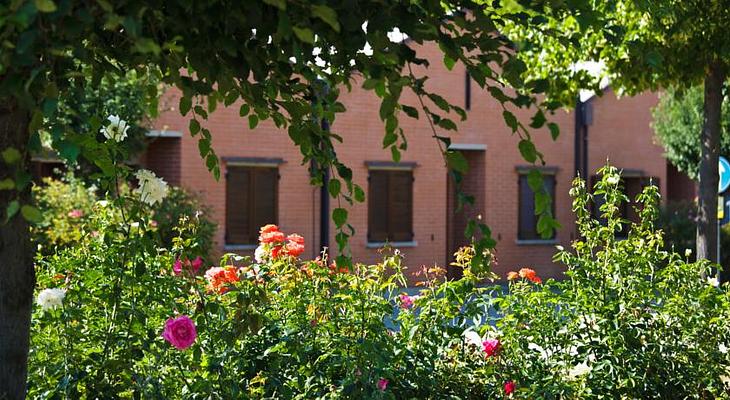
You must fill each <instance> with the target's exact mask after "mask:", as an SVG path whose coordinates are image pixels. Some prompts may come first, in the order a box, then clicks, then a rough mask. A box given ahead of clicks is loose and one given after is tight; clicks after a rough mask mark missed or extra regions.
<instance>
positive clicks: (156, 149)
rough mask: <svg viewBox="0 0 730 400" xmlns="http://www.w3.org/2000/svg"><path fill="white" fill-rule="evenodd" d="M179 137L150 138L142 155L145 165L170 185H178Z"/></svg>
mask: <svg viewBox="0 0 730 400" xmlns="http://www.w3.org/2000/svg"><path fill="white" fill-rule="evenodd" d="M181 140H182V139H180V138H174V137H161V138H152V139H150V143H149V144H148V146H147V151H146V153H145V157H144V164H145V166H146V167H147V168H148V169H149V170H151V171H153V172H154V173H155V174H156V175H157V176H159V177H162V178H164V179H165V181H167V183H169V184H170V185H175V186H179V185H180V162H181V159H180V158H181V154H180V145H181V143H180V142H181Z"/></svg>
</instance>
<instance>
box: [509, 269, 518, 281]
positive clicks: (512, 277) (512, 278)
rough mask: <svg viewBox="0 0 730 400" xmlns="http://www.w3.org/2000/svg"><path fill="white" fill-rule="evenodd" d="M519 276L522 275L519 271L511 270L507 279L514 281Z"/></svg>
mask: <svg viewBox="0 0 730 400" xmlns="http://www.w3.org/2000/svg"><path fill="white" fill-rule="evenodd" d="M519 277H520V275H519V274H518V273H517V272H515V271H510V272H508V273H507V280H508V281H513V280H515V279H517V278H519Z"/></svg>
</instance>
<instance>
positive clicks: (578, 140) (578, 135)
mask: <svg viewBox="0 0 730 400" xmlns="http://www.w3.org/2000/svg"><path fill="white" fill-rule="evenodd" d="M582 131H583V102H581V101H580V96H579V97H578V98H577V99H576V101H575V132H574V133H575V140H574V143H573V160H574V162H575V164H574V168H573V172H575V174H576V175H577V176H578V177H581V178H583V179H586V176H585V173H584V171H583V163H582V162H581V159H582V157H581V155H582V153H583V151H582V150H581V149H582V147H583V146H582V144H583V135H582Z"/></svg>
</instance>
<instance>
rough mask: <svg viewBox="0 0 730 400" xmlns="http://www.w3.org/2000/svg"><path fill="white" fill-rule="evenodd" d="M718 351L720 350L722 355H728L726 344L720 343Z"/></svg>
mask: <svg viewBox="0 0 730 400" xmlns="http://www.w3.org/2000/svg"><path fill="white" fill-rule="evenodd" d="M718 350H720V353H722V354H727V346H725V343H720V346H719V347H718Z"/></svg>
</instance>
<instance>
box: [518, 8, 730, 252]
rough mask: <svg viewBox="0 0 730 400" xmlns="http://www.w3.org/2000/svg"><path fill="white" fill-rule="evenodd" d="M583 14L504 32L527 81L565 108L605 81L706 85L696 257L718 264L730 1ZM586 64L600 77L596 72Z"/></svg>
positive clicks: (641, 86) (549, 17)
mask: <svg viewBox="0 0 730 400" xmlns="http://www.w3.org/2000/svg"><path fill="white" fill-rule="evenodd" d="M583 7H585V8H590V14H589V15H588V17H586V16H585V15H582V14H580V13H577V14H574V15H570V16H568V17H566V16H565V15H564V14H557V13H555V14H550V13H546V15H544V16H543V17H544V19H543V21H542V23H540V24H533V25H531V26H527V25H517V24H515V25H511V26H509V27H508V28H509V29H508V35H509V36H510V37H512V38H513V39H514V40H515V41H516V42H517V43H518V46H517V48H518V49H519V50H520V52H519V54H520V57H521V58H522V59H523V60H524V61H525V62H526V63H527V64H528V71H529V72H530V74H532V76H531V78H529V79H528V80H530V79H544V78H546V77H551V78H552V80H551V81H550V82H549V88H548V92H549V93H550V94H551V97H552V98H553V99H554V100H555V101H558V102H561V103H563V104H568V103H571V102H573V101H574V100H573V99H575V98H576V96H577V91H578V89H580V88H591V89H597V88H599V86H600V82H601V80H602V79H606V78H607V79H608V80H609V81H610V84H611V85H612V86H613V87H614V88H615V89H618V90H619V91H624V92H626V93H628V94H635V93H638V92H641V91H644V90H657V89H659V88H667V87H671V86H676V87H679V88H689V87H691V86H693V85H700V84H701V85H703V88H704V103H703V112H702V118H703V121H702V130H701V134H700V148H701V152H700V154H701V157H700V163H699V180H700V196H699V215H698V224H697V256H698V257H699V258H706V259H709V260H713V261H717V224H716V218H717V188H718V187H717V185H718V182H717V181H718V166H717V163H718V157H719V151H720V132H721V129H720V126H721V124H720V120H721V109H722V102H723V93H722V90H723V86H724V82H725V78H726V77H727V68H728V65H729V64H730V47H728V46H727V43H728V39H729V36H728V33H727V29H726V27H727V26H728V23H730V2H728V1H723V0H720V1H703V0H692V1H682V0H661V1H659V0H623V1H596V2H593V3H591V4H585V5H583ZM580 11H581V12H582V11H585V10H580ZM551 32H562V34H561V35H551V34H550V33H551ZM591 65H592V66H596V65H598V66H600V67H601V70H600V71H598V73H596V72H597V71H596V70H595V69H594V70H591V68H588V66H591Z"/></svg>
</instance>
